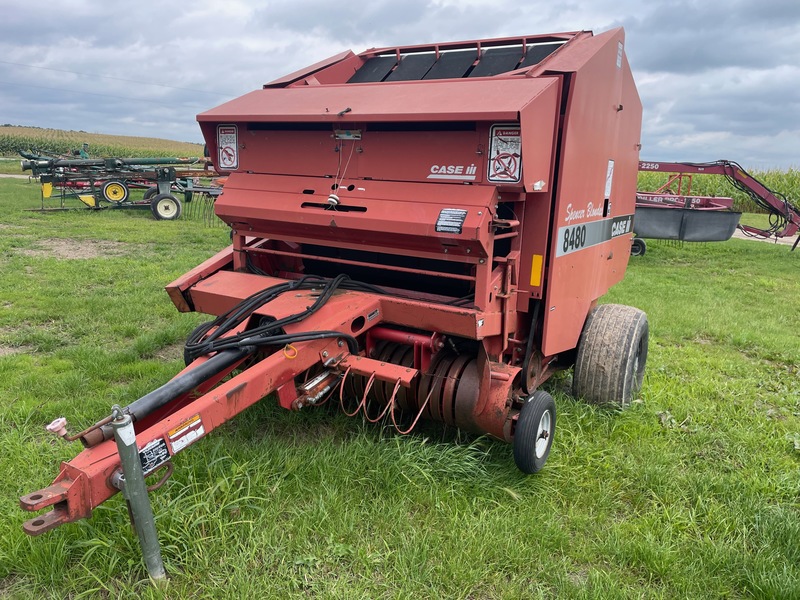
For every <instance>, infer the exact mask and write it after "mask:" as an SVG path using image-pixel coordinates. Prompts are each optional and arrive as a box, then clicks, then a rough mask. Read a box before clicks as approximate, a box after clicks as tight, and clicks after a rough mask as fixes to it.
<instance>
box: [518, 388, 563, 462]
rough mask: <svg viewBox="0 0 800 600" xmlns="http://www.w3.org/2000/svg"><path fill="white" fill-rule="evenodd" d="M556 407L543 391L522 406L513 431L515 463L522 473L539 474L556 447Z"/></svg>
mask: <svg viewBox="0 0 800 600" xmlns="http://www.w3.org/2000/svg"><path fill="white" fill-rule="evenodd" d="M555 430H556V403H555V402H554V401H553V398H552V396H550V394H548V393H547V392H544V391H542V390H537V391H535V392H534V393H533V394H532V395H531V396H530V398H528V401H527V402H526V403H525V404H523V405H522V409H521V410H520V411H519V417H517V426H516V428H515V429H514V439H513V446H514V462H515V463H516V465H517V468H518V469H519V470H520V471H522V472H523V473H528V474H533V473H537V472H539V471H540V470H541V469H542V467H543V466H544V463H545V462H547V457H548V456H549V455H550V447H551V446H552V445H553V434H554V433H555Z"/></svg>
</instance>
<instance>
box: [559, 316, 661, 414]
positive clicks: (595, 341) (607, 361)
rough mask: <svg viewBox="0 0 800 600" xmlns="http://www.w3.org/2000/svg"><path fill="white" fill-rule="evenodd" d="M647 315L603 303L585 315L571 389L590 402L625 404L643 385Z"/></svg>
mask: <svg viewBox="0 0 800 600" xmlns="http://www.w3.org/2000/svg"><path fill="white" fill-rule="evenodd" d="M648 335H649V326H648V323H647V315H646V314H645V313H644V312H643V311H641V310H639V309H638V308H634V307H632V306H624V305H622V304H601V305H600V306H596V307H595V308H594V309H592V311H591V312H590V313H589V316H588V317H587V318H586V323H585V324H584V326H583V331H582V332H581V337H580V340H579V341H578V352H577V356H576V359H575V370H574V373H573V377H572V393H573V395H574V396H575V397H576V398H581V399H583V400H585V401H586V402H589V403H590V404H612V405H616V406H617V407H619V408H625V407H626V406H628V405H629V404H630V403H631V400H632V399H633V396H634V395H635V394H636V393H637V392H638V391H639V389H641V387H642V381H643V379H644V368H645V364H646V363H647V342H648Z"/></svg>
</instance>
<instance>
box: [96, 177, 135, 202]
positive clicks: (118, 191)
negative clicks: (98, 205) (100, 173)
mask: <svg viewBox="0 0 800 600" xmlns="http://www.w3.org/2000/svg"><path fill="white" fill-rule="evenodd" d="M100 193H101V194H102V195H103V199H104V200H105V201H106V202H111V203H112V204H119V203H120V202H125V201H126V200H127V199H128V196H129V195H130V190H129V189H128V186H127V185H125V182H124V181H116V180H114V179H112V180H110V181H106V182H105V183H104V184H103V185H102V187H101V188H100Z"/></svg>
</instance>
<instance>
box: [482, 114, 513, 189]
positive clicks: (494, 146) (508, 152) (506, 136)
mask: <svg viewBox="0 0 800 600" xmlns="http://www.w3.org/2000/svg"><path fill="white" fill-rule="evenodd" d="M521 171H522V130H521V129H520V126H519V125H518V124H516V123H512V124H508V125H492V127H491V129H490V131H489V173H488V175H487V177H488V179H489V181H491V182H492V183H517V182H519V180H520V173H521Z"/></svg>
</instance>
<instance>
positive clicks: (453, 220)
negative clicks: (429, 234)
mask: <svg viewBox="0 0 800 600" xmlns="http://www.w3.org/2000/svg"><path fill="white" fill-rule="evenodd" d="M466 218H467V211H465V210H463V209H461V208H443V209H442V212H440V213H439V218H438V219H436V232H437V233H461V229H462V227H463V226H464V221H465V220H466Z"/></svg>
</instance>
